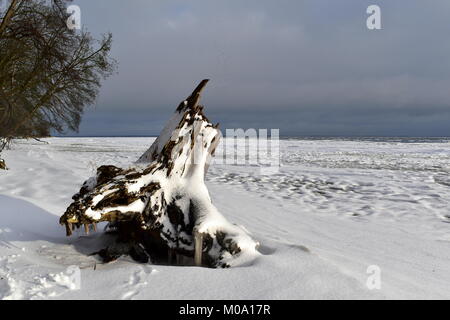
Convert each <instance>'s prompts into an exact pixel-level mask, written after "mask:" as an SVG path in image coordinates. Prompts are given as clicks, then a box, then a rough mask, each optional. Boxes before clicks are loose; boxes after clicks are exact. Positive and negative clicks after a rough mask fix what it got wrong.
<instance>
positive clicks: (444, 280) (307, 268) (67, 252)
mask: <svg viewBox="0 0 450 320" xmlns="http://www.w3.org/2000/svg"><path fill="white" fill-rule="evenodd" d="M46 141H48V142H49V144H42V143H39V142H35V141H18V142H16V144H15V145H14V146H13V149H12V150H10V151H7V153H6V156H5V158H6V160H7V164H8V165H9V167H10V170H9V171H7V172H0V299H2V298H3V299H47V298H58V299H91V298H100V299H303V298H309V299H324V298H325V299H326V298H332V299H347V298H356V299H380V298H381V299H383V298H395V299H396V298H407V299H408V298H425V299H428V298H447V299H449V298H450V272H448V270H450V209H449V208H450V206H449V204H450V176H449V173H450V141H448V140H444V141H440V142H435V143H431V142H421V143H400V142H398V141H395V140H392V141H344V140H283V141H282V142H281V150H282V167H281V169H280V171H279V173H278V174H275V175H269V176H263V175H261V174H260V172H259V169H258V168H257V167H251V166H234V165H213V166H212V167H211V168H210V170H209V173H208V176H207V185H208V187H209V190H210V193H211V195H212V198H213V202H214V203H215V205H216V206H217V207H218V208H219V210H220V211H221V212H222V213H223V214H224V215H225V217H226V218H227V219H228V220H229V221H230V222H234V223H237V224H240V225H243V226H245V227H246V228H247V229H248V230H249V231H250V232H251V233H252V235H253V237H254V238H255V239H257V240H258V241H259V242H260V243H261V247H260V249H259V250H260V252H261V253H262V255H261V257H260V258H258V259H257V260H256V262H255V263H254V264H253V265H251V266H246V267H238V268H230V269H224V270H223V269H220V270H219V269H205V268H194V267H175V266H161V265H151V264H148V265H142V264H137V263H135V262H133V261H131V260H130V259H128V258H123V259H121V260H119V261H116V262H114V263H111V264H106V265H103V264H100V263H98V262H96V260H95V258H94V257H92V256H88V255H87V253H90V252H92V251H95V250H94V249H96V248H92V247H91V245H92V243H93V242H95V243H98V241H94V239H93V238H101V232H98V233H96V234H92V235H90V236H85V235H83V234H81V233H79V234H77V235H75V236H73V237H71V238H66V237H65V230H64V228H63V227H61V226H60V225H59V224H58V218H59V216H60V215H61V214H62V213H63V212H64V211H65V208H66V207H67V205H68V204H69V203H70V202H71V196H72V195H73V194H74V193H75V192H77V191H78V189H79V186H80V184H81V183H82V182H83V181H84V180H85V179H86V178H88V177H89V176H91V175H93V174H94V172H95V169H96V168H97V167H98V166H99V165H102V164H114V165H119V166H120V165H126V164H129V163H131V162H133V161H135V160H136V159H137V158H138V156H140V155H141V154H142V153H143V152H144V151H145V150H146V149H147V148H148V146H149V145H150V144H151V142H152V141H153V138H52V139H47V140H46ZM218 154H219V156H220V154H221V153H220V151H219V152H218ZM371 265H376V266H378V267H379V268H380V270H381V289H380V290H377V289H374V290H369V288H368V287H367V286H366V281H367V279H368V277H369V276H370V274H368V273H367V268H368V267H369V266H371ZM71 266H72V267H71ZM73 266H76V267H77V268H79V270H80V280H81V281H80V283H75V284H74V279H78V278H77V277H74V274H75V276H76V275H77V272H78V271H77V270H78V269H77V268H75V269H74V267H73ZM68 268H69V269H68ZM75 282H76V281H75ZM78 284H79V285H80V289H79V290H78V288H77V285H78Z"/></svg>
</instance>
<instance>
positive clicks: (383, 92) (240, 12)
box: [75, 0, 450, 135]
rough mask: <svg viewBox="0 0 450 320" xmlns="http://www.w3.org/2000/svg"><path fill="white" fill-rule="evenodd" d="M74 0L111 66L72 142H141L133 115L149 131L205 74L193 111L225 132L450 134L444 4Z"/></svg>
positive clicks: (449, 46)
mask: <svg viewBox="0 0 450 320" xmlns="http://www.w3.org/2000/svg"><path fill="white" fill-rule="evenodd" d="M75 3H77V4H79V5H80V7H81V9H82V20H83V23H84V24H85V26H86V27H87V28H88V29H89V30H91V31H92V32H93V33H94V34H98V33H100V32H104V31H111V32H113V35H114V39H115V42H114V51H113V54H114V56H115V57H116V58H117V59H118V60H119V62H120V70H119V74H118V75H116V76H114V77H113V78H111V79H110V80H108V81H107V82H106V83H105V85H104V87H103V88H102V91H101V95H100V97H99V99H98V102H97V107H96V108H95V109H94V110H90V111H88V112H87V113H86V116H85V118H84V122H83V124H82V127H81V131H80V134H84V135H89V134H98V135H101V134H102V133H101V132H104V134H105V135H110V134H112V135H122V134H124V135H126V134H129V135H135V134H146V133H145V132H146V131H145V129H146V125H145V124H143V125H141V123H142V121H143V120H142V119H148V121H149V127H151V128H149V131H148V134H156V133H157V132H158V130H159V129H160V127H161V126H162V124H163V123H164V121H165V119H166V117H168V116H169V115H170V113H171V112H172V110H173V109H174V107H175V106H176V104H177V103H178V102H179V101H180V100H181V99H183V98H184V97H185V96H186V95H187V94H188V93H189V92H190V91H191V90H192V88H193V87H194V86H195V84H196V82H197V81H199V80H201V79H203V78H206V77H208V78H211V79H212V82H211V83H210V85H209V87H208V90H207V91H206V92H205V96H204V103H205V104H206V105H207V107H208V113H211V114H212V115H213V116H214V120H216V121H220V122H222V124H223V126H225V127H233V126H239V127H265V128H270V127H279V128H280V129H281V131H282V133H283V131H284V132H286V134H306V135H307V134H315V135H320V134H323V135H330V134H336V135H347V134H352V135H358V134H361V135H367V134H370V135H377V130H378V134H379V135H389V134H392V135H398V134H400V133H401V134H402V135H419V133H420V135H442V134H446V135H450V130H448V129H445V127H444V125H443V121H448V120H450V117H449V112H448V111H449V110H450V99H449V98H450V96H449V95H450V94H449V91H450V90H449V87H450V60H449V58H448V57H449V56H450V42H449V41H447V35H448V34H449V32H450V23H448V12H450V11H449V10H450V2H448V1H445V0H436V1H433V4H432V5H431V4H429V3H427V2H425V1H420V0H412V1H406V0H402V1H387V0H378V1H365V0H347V1H324V0H304V1H294V0H292V1H268V0H267V1H264V0H263V1H261V0H259V1H256V0H252V1H206V0H205V1H170V2H169V1H144V0H133V1H127V2H125V1H118V0H96V1H92V0H78V1H75ZM373 3H377V4H379V5H380V7H381V9H382V19H383V20H382V23H383V30H380V31H368V30H367V28H366V27H365V20H366V17H367V15H366V14H365V10H366V8H367V6H368V5H369V4H373ZM324 114H325V115H327V114H328V115H332V117H331V118H329V119H328V118H327V117H324V116H323V115H324ZM124 115H126V116H124ZM139 115H141V116H139ZM383 115H384V116H383ZM102 116H104V118H107V119H108V124H109V125H107V124H105V123H104V122H102V121H101V119H102ZM386 118H389V119H388V121H387V120H386ZM298 119H303V120H298ZM364 124H367V125H364ZM369 127H370V130H369V129H368V128H369ZM141 132H142V133H141Z"/></svg>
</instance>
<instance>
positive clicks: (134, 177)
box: [60, 80, 258, 267]
mask: <svg viewBox="0 0 450 320" xmlns="http://www.w3.org/2000/svg"><path fill="white" fill-rule="evenodd" d="M207 82H208V80H203V81H202V82H201V83H200V84H199V85H198V86H197V88H196V89H195V90H194V91H193V93H192V94H191V95H190V96H189V97H188V98H187V99H186V100H184V101H182V102H181V103H180V105H179V106H178V108H177V109H176V111H175V114H174V115H173V117H172V118H171V119H170V120H169V122H168V123H167V125H166V126H165V127H164V129H163V130H162V132H161V134H160V136H159V137H158V138H157V139H156V140H155V142H154V143H153V144H152V145H151V147H150V148H149V149H148V150H147V151H146V152H145V153H144V154H143V155H142V156H141V157H140V158H139V159H138V161H137V162H136V163H134V164H133V165H131V166H130V167H128V168H125V169H122V168H118V167H115V166H101V167H99V168H98V169H97V174H96V176H95V177H91V178H90V179H88V180H87V181H86V182H85V183H84V184H83V186H82V187H81V189H80V191H79V192H78V193H77V194H75V195H74V196H73V200H74V202H73V203H72V204H71V205H70V206H69V207H68V208H67V210H66V212H65V213H64V215H63V216H62V217H61V218H60V223H61V224H62V225H65V227H66V231H67V235H68V236H70V235H71V234H72V231H73V229H74V228H80V227H82V226H84V228H85V230H86V232H89V228H91V227H92V228H96V224H97V223H99V222H103V221H107V222H109V224H108V229H109V231H110V232H114V233H115V234H116V235H117V237H116V241H115V243H114V244H111V245H110V246H108V247H107V248H105V249H103V250H101V251H100V252H98V254H99V255H100V256H101V257H102V258H103V259H104V260H105V261H111V260H114V259H117V258H118V257H119V256H121V255H123V254H128V255H130V256H131V257H133V258H134V259H135V260H137V261H140V262H147V261H148V260H149V258H150V259H151V260H152V262H155V263H168V264H178V265H199V266H200V265H201V266H207V267H229V266H235V265H240V264H244V263H248V262H249V261H252V260H253V259H254V257H255V256H256V255H257V254H258V253H257V251H256V247H257V243H256V242H255V241H254V240H252V239H251V237H250V236H249V235H248V234H247V233H246V232H245V231H244V230H243V229H242V228H240V227H238V226H236V225H233V224H230V223H229V222H227V221H226V219H225V218H224V217H223V216H222V215H221V214H220V213H219V211H218V210H217V209H216V207H215V206H214V205H213V204H212V202H211V199H210V196H209V193H208V190H207V188H206V185H205V183H204V177H205V174H206V171H207V169H208V164H209V162H210V160H211V157H212V156H213V155H214V152H215V149H216V147H217V145H218V143H219V141H220V137H221V133H220V130H219V129H218V125H213V124H212V123H211V122H210V121H209V120H208V119H207V118H206V116H205V115H204V113H203V107H202V106H200V105H199V100H200V95H201V92H202V90H203V89H204V87H205V85H206V84H207Z"/></svg>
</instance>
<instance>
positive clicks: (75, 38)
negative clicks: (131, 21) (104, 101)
mask: <svg viewBox="0 0 450 320" xmlns="http://www.w3.org/2000/svg"><path fill="white" fill-rule="evenodd" d="M69 3H70V0H52V1H45V0H35V1H28V0H13V1H10V4H9V6H8V7H7V9H6V10H5V12H0V17H2V18H1V19H2V20H1V23H0V139H2V141H3V143H0V153H1V151H2V150H3V149H2V147H3V148H4V147H5V146H6V145H7V144H8V142H9V141H11V139H13V138H16V137H24V138H33V137H39V136H45V135H49V134H50V133H51V132H52V131H53V132H63V131H65V130H67V129H69V130H74V131H76V130H78V127H79V124H80V120H81V115H82V113H83V110H84V108H85V107H86V106H88V105H91V104H92V103H93V102H94V101H95V98H96V96H97V94H98V91H99V88H100V86H101V81H102V80H103V79H105V78H106V77H108V76H110V75H111V74H112V73H113V72H114V70H115V68H116V61H115V60H114V59H112V58H111V57H110V56H109V55H110V50H111V43H112V35H111V34H106V35H104V36H103V37H102V38H101V39H100V40H96V39H94V38H93V37H92V36H91V35H90V34H89V32H87V31H86V30H85V29H83V30H80V31H76V30H70V29H69V28H68V27H67V24H66V21H67V19H68V18H69V14H67V12H66V7H67V5H68V4H69ZM0 167H1V164H0Z"/></svg>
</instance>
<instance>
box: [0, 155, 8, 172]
mask: <svg viewBox="0 0 450 320" xmlns="http://www.w3.org/2000/svg"><path fill="white" fill-rule="evenodd" d="M6 169H7V168H6V163H5V160H3V159H2V158H0V170H6Z"/></svg>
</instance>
